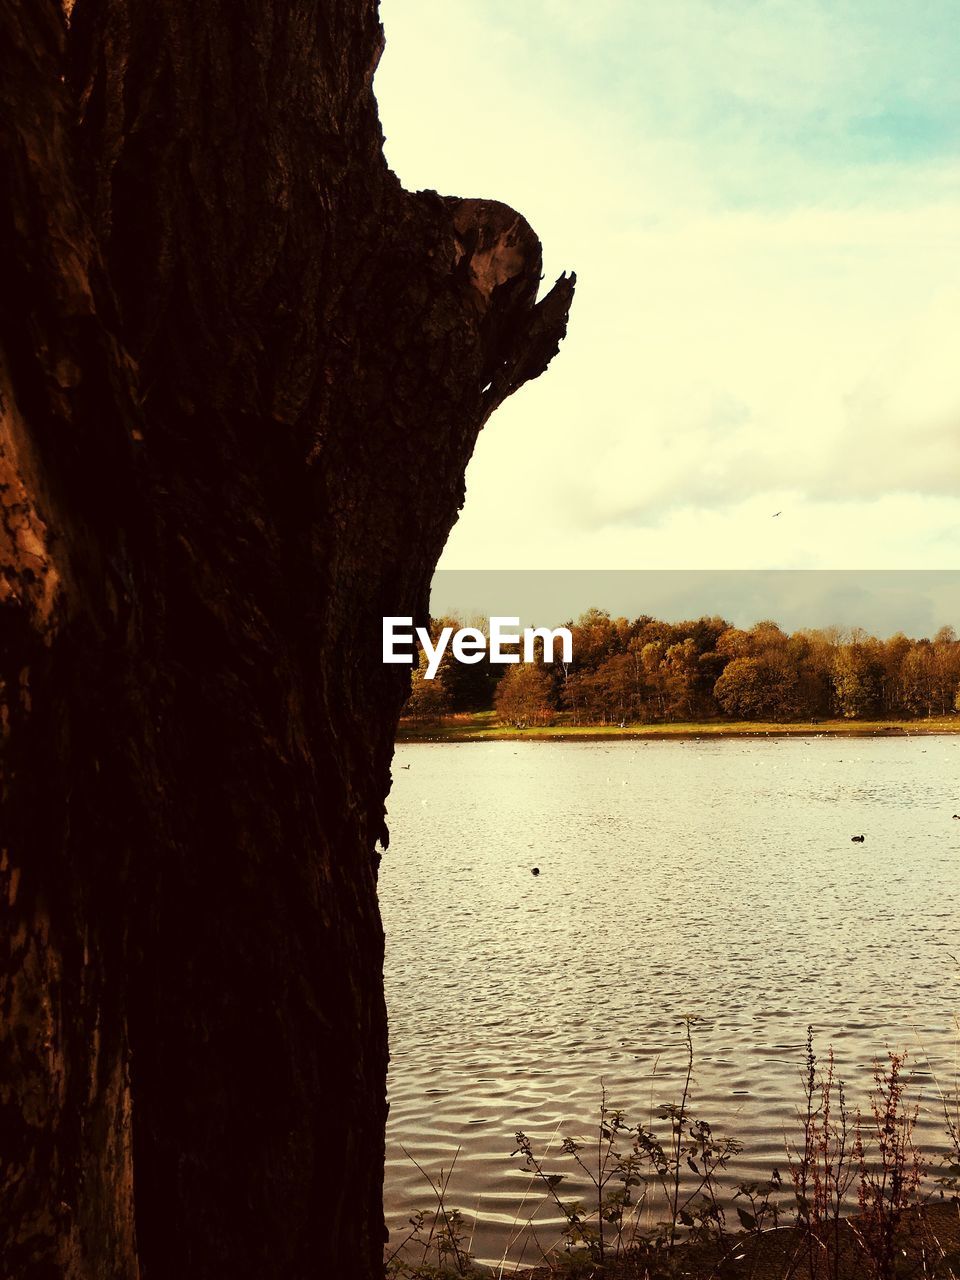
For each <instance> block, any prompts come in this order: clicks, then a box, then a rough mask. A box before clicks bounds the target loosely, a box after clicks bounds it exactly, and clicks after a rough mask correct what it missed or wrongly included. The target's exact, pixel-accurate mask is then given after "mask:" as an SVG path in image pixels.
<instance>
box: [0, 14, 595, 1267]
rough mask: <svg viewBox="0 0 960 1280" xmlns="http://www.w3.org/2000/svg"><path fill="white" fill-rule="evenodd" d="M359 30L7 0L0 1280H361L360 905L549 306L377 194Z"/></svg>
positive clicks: (372, 1131) (468, 210)
mask: <svg viewBox="0 0 960 1280" xmlns="http://www.w3.org/2000/svg"><path fill="white" fill-rule="evenodd" d="M382 45H383V37H382V31H381V27H380V24H379V21H378V15H377V7H376V3H375V0H331V2H330V3H328V4H324V5H315V4H300V3H294V2H293V0H258V2H257V3H256V4H252V3H247V0H237V3H235V4H233V5H223V4H221V3H219V2H215V0H192V2H191V3H189V4H187V3H186V2H185V0H150V3H140V2H139V0H76V3H75V4H73V3H69V0H67V2H65V4H64V5H63V6H62V7H61V5H60V4H58V3H55V0H31V2H30V3H28V4H25V3H22V2H21V0H0V85H2V95H0V260H2V264H3V290H2V296H0V516H2V519H0V733H2V745H3V757H2V783H0V787H2V790H0V799H2V820H0V903H2V910H3V913H4V915H3V925H2V928H3V938H4V944H5V946H4V952H3V955H2V958H0V997H2V1002H3V1006H2V1007H3V1011H4V1020H3V1030H2V1043H0V1081H2V1094H0V1097H2V1117H3V1144H2V1152H0V1154H2V1165H0V1274H2V1275H3V1276H4V1277H5V1280H21V1278H22V1280H27V1278H29V1280H43V1278H47V1277H49V1280H54V1278H60V1280H135V1278H139V1280H174V1278H176V1280H223V1277H226V1276H229V1277H230V1278H231V1280H272V1278H273V1277H276V1278H277V1280H279V1278H280V1277H282V1278H283V1280H302V1278H305V1277H308V1276H309V1277H316V1276H329V1277H337V1280H371V1277H373V1276H376V1275H378V1274H381V1245H382V1238H383V1216H382V1202H381V1183H382V1156H383V1133H384V1120H385V1115H386V1103H385V1097H384V1088H385V1071H386V1061H387V1045H386V1018H385V1011H384V1005H383V992H382V982H381V967H382V959H383V937H382V930H381V925H380V919H379V913H378V910H377V901H376V879H377V865H378V860H379V855H378V853H377V849H376V846H377V842H378V841H379V840H383V841H384V842H385V840H386V833H385V831H384V821H383V819H384V797H385V795H386V793H387V790H388V788H389V785H390V761H391V755H392V741H393V734H394V729H395V725H396V721H397V717H398V715H399V711H400V707H401V704H402V702H403V700H404V698H405V696H406V693H407V690H408V688H409V672H408V671H407V670H405V669H404V668H401V667H394V666H383V665H382V664H381V661H380V652H379V638H380V637H379V633H380V622H379V620H380V617H381V616H382V615H385V614H392V615H397V614H400V615H410V616H412V617H414V618H415V619H416V620H417V621H418V622H423V621H425V619H426V616H427V593H428V584H429V581H430V577H431V573H432V570H433V567H434V565H435V563H436V560H437V558H438V556H439V554H440V551H441V548H442V547H443V544H444V541H445V539H446V537H447V534H448V532H449V529H450V527H451V525H452V523H453V521H454V519H455V518H456V514H457V510H458V508H459V506H460V504H461V502H462V499H463V474H464V468H465V465H466V462H467V460H468V458H469V456H470V453H471V450H472V448H473V445H474V442H475V439H476V436H477V433H478V431H479V430H480V429H481V427H482V426H483V424H484V422H485V421H486V420H487V418H488V417H489V416H490V414H491V413H492V412H493V411H494V410H495V409H496V407H497V405H498V404H500V403H501V401H502V400H503V399H504V398H505V397H506V396H508V395H510V394H511V393H512V392H513V391H515V390H516V389H517V388H518V387H519V386H520V385H521V384H522V383H524V382H525V381H527V380H528V379H530V378H532V377H536V376H537V375H538V374H539V373H540V372H541V371H542V370H543V369H544V368H545V366H546V364H547V363H548V361H549V360H550V358H551V356H552V355H553V353H554V352H555V351H556V350H557V344H558V341H559V339H560V337H561V336H562V334H563V331H564V326H565V321H566V314H567V309H568V307H569V303H570V299H571V296H572V289H573V281H572V280H568V279H563V280H561V281H560V282H558V284H557V285H556V286H555V288H554V289H553V291H552V292H551V293H549V294H548V295H547V296H546V297H545V298H544V299H543V300H542V301H540V302H537V293H538V288H539V285H540V270H541V257H540V246H539V243H538V241H537V239H536V237H535V236H534V234H533V233H532V231H531V230H530V228H529V227H528V226H527V225H526V223H525V222H524V221H523V219H522V218H521V217H520V216H519V215H517V214H516V213H514V212H513V211H512V210H510V209H508V208H506V207H505V206H503V205H501V204H498V203H496V202H493V201H487V200H474V199H460V198H453V197H444V196H441V195H438V194H436V193H435V192H432V191H424V192H419V193H417V194H410V193H408V192H406V191H404V190H403V189H402V188H401V186H400V184H399V182H398V181H397V179H396V178H395V176H394V175H393V174H392V173H391V172H390V171H389V169H388V168H387V166H386V164H385V162H384V158H383V154H382V141H383V139H382V134H381V130H380V126H379V123H378V119H377V112H376V104H375V101H374V97H373V92H372V78H373V74H374V71H375V68H376V66H377V60H378V58H379V56H380V53H381V50H382Z"/></svg>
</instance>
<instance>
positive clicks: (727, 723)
mask: <svg viewBox="0 0 960 1280" xmlns="http://www.w3.org/2000/svg"><path fill="white" fill-rule="evenodd" d="M931 733H960V715H952V716H936V717H932V718H930V719H924V720H820V721H816V722H811V721H810V720H801V721H796V722H789V723H776V722H772V721H770V722H767V721H754V720H737V721H733V720H709V721H706V722H705V723H703V724H692V723H684V722H678V723H675V724H674V723H670V724H633V725H627V726H625V727H624V728H622V729H621V728H620V726H619V725H575V724H570V723H569V721H568V720H567V719H566V718H565V717H564V716H558V717H557V719H556V722H555V723H554V724H550V725H537V726H534V727H531V728H529V729H517V728H515V727H514V726H513V725H510V724H503V723H502V722H501V721H500V720H499V719H498V718H497V713H496V712H495V711H477V712H473V713H470V714H462V715H452V716H444V717H443V718H442V719H441V720H440V721H435V720H434V721H418V720H401V722H400V728H399V730H398V733H397V741H398V742H499V741H503V742H521V741H527V742H540V741H544V742H546V741H553V742H573V741H584V742H593V741H600V740H610V739H630V740H636V739H640V740H653V739H658V738H770V737H779V738H796V737H807V738H809V737H818V736H819V737H838V738H839V737H846V738H851V737H852V738H856V737H889V736H891V735H901V736H913V735H922V734H931Z"/></svg>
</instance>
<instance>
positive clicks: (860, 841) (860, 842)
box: [850, 836, 867, 844]
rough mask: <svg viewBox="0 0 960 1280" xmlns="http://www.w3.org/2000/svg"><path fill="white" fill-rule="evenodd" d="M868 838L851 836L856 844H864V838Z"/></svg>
mask: <svg viewBox="0 0 960 1280" xmlns="http://www.w3.org/2000/svg"><path fill="white" fill-rule="evenodd" d="M866 838H867V837H866V836H851V837H850V839H851V840H852V841H853V843H854V844H863V842H864V840H866Z"/></svg>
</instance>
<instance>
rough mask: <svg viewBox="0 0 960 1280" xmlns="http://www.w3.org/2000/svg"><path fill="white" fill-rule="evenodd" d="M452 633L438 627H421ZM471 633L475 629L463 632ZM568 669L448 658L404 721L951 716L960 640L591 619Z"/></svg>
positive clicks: (957, 699)
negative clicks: (471, 716)
mask: <svg viewBox="0 0 960 1280" xmlns="http://www.w3.org/2000/svg"><path fill="white" fill-rule="evenodd" d="M451 625H453V626H461V625H463V624H462V623H460V622H459V620H457V619H451V618H438V619H435V620H433V621H432V622H431V629H433V628H436V629H437V631H438V632H439V630H440V628H441V627H443V626H451ZM473 625H477V624H473ZM565 625H566V626H568V627H569V628H570V629H571V631H572V633H573V660H572V662H568V663H564V662H555V663H544V662H543V661H542V654H541V659H540V661H538V662H534V663H530V664H520V665H511V666H506V667H503V666H493V665H491V664H490V663H489V662H488V661H487V660H486V659H484V661H483V662H480V663H477V664H476V665H473V666H465V665H462V664H460V663H457V662H454V661H453V660H452V659H451V658H450V657H449V656H447V657H446V658H445V659H444V661H443V662H442V663H441V666H440V669H439V671H438V672H437V675H436V677H435V678H434V679H433V680H425V679H424V678H423V675H424V670H425V665H426V664H425V662H424V661H421V663H420V666H419V668H418V669H417V670H416V671H414V673H413V687H412V691H411V694H410V699H409V701H408V703H407V706H406V709H405V714H406V715H407V716H410V717H412V718H416V719H420V720H430V719H438V718H440V717H441V716H443V715H449V714H456V713H463V712H476V711H485V710H491V709H495V710H496V712H497V714H498V716H499V718H500V719H501V720H502V721H503V722H504V723H507V724H511V725H514V726H516V727H521V728H522V727H528V726H534V725H544V724H549V723H551V722H552V721H553V720H555V719H556V718H557V717H558V716H560V715H563V716H564V719H565V720H566V721H568V722H569V723H572V724H574V725H627V724H653V723H665V722H670V721H674V722H677V721H696V722H699V721H705V720H715V719H729V720H772V721H797V720H807V719H809V720H813V721H816V720H819V719H833V718H841V719H846V720H869V719H905V718H913V717H921V716H935V715H936V716H940V715H946V714H948V713H950V712H953V711H956V710H960V641H958V639H957V636H956V633H955V631H954V629H953V628H952V627H949V626H944V627H941V628H940V630H939V631H937V633H936V634H935V635H934V636H933V638H932V639H928V638H921V639H912V638H910V637H909V636H906V635H904V634H903V632H897V633H896V634H895V635H892V636H889V637H888V638H887V639H880V638H878V637H877V636H873V635H869V634H868V633H867V632H865V631H863V630H861V629H859V628H854V629H852V630H850V629H846V630H844V629H841V628H838V627H826V628H807V629H803V630H799V631H794V632H792V633H787V632H786V631H784V630H783V629H782V628H781V627H780V626H779V625H778V624H777V623H776V622H771V621H763V622H758V623H756V624H755V625H754V626H752V627H750V628H749V629H748V630H743V629H741V628H739V627H735V626H733V625H732V624H731V623H729V622H727V621H726V620H725V619H724V618H719V617H710V618H698V619H697V620H696V621H693V622H677V623H670V622H663V621H660V620H659V619H657V618H653V617H650V616H649V615H645V614H644V615H641V616H640V617H638V618H634V619H633V620H629V619H627V618H615V617H611V615H610V614H609V613H608V612H605V611H604V610H602V609H590V610H588V611H587V612H586V613H584V614H583V615H582V616H581V617H580V618H579V619H577V621H576V622H568V623H566V624H565Z"/></svg>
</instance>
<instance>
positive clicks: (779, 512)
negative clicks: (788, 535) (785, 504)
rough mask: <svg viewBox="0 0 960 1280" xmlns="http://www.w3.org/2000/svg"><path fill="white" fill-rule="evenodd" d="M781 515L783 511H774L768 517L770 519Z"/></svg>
mask: <svg viewBox="0 0 960 1280" xmlns="http://www.w3.org/2000/svg"><path fill="white" fill-rule="evenodd" d="M782 515H783V512H782V511H775V512H774V513H773V515H772V516H771V517H770V519H771V520H776V518H777V516H782Z"/></svg>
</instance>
